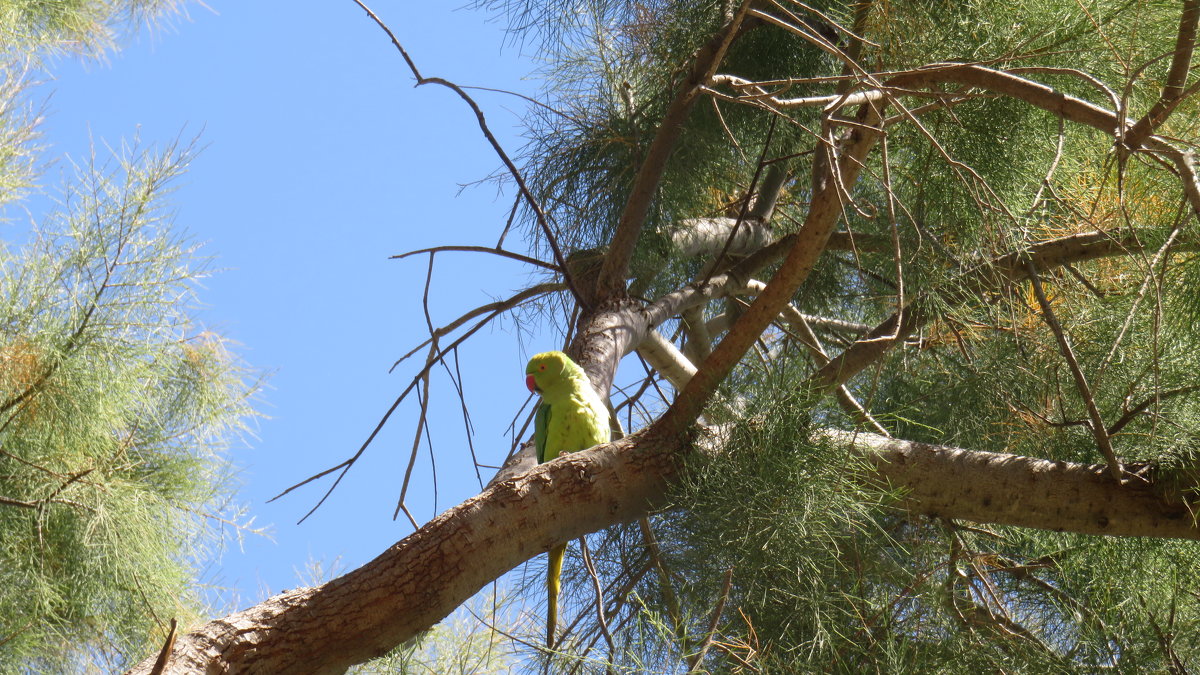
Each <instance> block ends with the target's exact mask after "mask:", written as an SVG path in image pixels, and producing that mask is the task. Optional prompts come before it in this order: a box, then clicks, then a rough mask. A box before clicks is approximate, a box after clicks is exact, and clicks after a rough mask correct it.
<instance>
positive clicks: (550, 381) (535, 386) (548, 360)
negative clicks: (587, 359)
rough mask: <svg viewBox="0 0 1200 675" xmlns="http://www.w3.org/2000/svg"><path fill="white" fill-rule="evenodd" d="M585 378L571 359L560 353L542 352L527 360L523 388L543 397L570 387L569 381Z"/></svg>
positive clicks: (581, 370) (580, 369)
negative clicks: (525, 387) (527, 388)
mask: <svg viewBox="0 0 1200 675" xmlns="http://www.w3.org/2000/svg"><path fill="white" fill-rule="evenodd" d="M581 377H582V378H586V377H587V375H585V374H584V372H583V369H582V368H580V367H579V366H578V365H577V364H576V363H575V362H574V361H572V360H571V357H569V356H567V355H566V354H564V353H562V352H542V353H541V354H535V355H534V357H533V358H531V359H529V365H528V366H526V367H525V386H527V387H529V391H532V392H534V393H537V394H541V395H543V396H545V395H546V394H547V393H548V392H552V391H553V390H556V389H561V388H562V387H564V386H568V387H569V386H570V382H571V380H577V379H579V378H581Z"/></svg>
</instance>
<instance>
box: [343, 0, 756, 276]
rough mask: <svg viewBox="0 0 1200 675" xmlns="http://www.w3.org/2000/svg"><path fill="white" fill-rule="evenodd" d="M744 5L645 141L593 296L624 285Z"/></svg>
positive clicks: (705, 50) (746, 1)
mask: <svg viewBox="0 0 1200 675" xmlns="http://www.w3.org/2000/svg"><path fill="white" fill-rule="evenodd" d="M356 1H357V0H356ZM749 7H750V0H743V1H742V3H741V6H740V7H739V8H738V9H737V11H736V12H735V13H734V15H733V18H731V19H730V20H729V21H728V22H727V23H726V24H725V25H724V26H722V27H721V29H720V30H719V31H717V33H716V35H714V36H713V37H712V39H711V40H709V41H708V43H707V44H705V45H704V46H703V47H701V48H700V49H699V51H697V52H696V54H695V55H694V56H693V57H692V63H691V67H690V68H689V69H688V72H687V74H686V75H684V78H683V81H682V82H681V83H680V85H679V89H678V90H677V91H676V93H675V96H674V98H673V99H672V100H671V103H670V105H669V106H668V107H667V110H666V112H665V113H664V114H663V118H662V121H660V122H659V125H658V131H657V132H656V133H655V134H654V140H652V141H651V142H650V147H649V148H647V150H646V157H645V159H644V160H642V165H641V167H640V168H639V169H638V173H637V176H635V177H634V179H633V186H632V187H631V189H630V191H629V198H628V199H627V200H626V202H625V209H624V210H623V211H622V212H621V219H620V221H618V223H617V229H616V232H615V233H614V234H613V237H612V240H611V241H610V242H609V249H608V254H607V255H605V257H604V264H603V266H602V267H601V269H600V277H599V279H598V280H597V283H596V293H597V297H598V298H601V299H603V298H608V297H613V296H616V295H619V294H620V293H622V292H623V291H624V289H625V277H626V276H628V272H629V262H630V261H631V260H633V253H634V249H635V248H636V247H637V242H638V239H639V238H640V236H641V233H642V228H643V227H645V224H646V214H647V213H648V212H649V210H650V203H651V202H652V201H653V199H654V195H655V194H656V193H657V192H658V186H659V184H660V183H661V182H662V177H663V172H664V171H666V168H667V160H668V159H669V158H670V157H671V154H672V153H673V152H674V150H675V143H676V142H677V141H678V140H679V136H680V134H681V133H682V132H683V125H684V122H685V121H686V120H687V117H688V114H689V113H691V111H692V107H693V106H694V105H695V103H696V101H697V100H699V98H700V94H701V88H702V87H703V86H704V85H706V84H708V82H709V80H710V79H711V78H712V76H713V73H714V72H716V69H717V66H718V65H720V63H721V61H722V59H724V58H725V52H726V51H727V50H728V49H729V46H730V45H731V44H733V41H734V40H735V39H736V38H737V37H738V35H740V34H741V33H742V31H743V30H744V29H745V28H746V24H745V23H744V20H745V18H746V12H747V10H748V9H749Z"/></svg>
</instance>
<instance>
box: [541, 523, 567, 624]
mask: <svg viewBox="0 0 1200 675" xmlns="http://www.w3.org/2000/svg"><path fill="white" fill-rule="evenodd" d="M566 552H567V545H566V544H561V545H559V546H555V547H554V548H552V549H550V553H549V556H550V560H549V562H548V563H547V565H546V647H547V648H549V647H553V646H554V628H555V627H556V626H557V625H558V587H559V577H560V576H562V566H563V554H565V553H566Z"/></svg>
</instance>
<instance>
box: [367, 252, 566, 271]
mask: <svg viewBox="0 0 1200 675" xmlns="http://www.w3.org/2000/svg"><path fill="white" fill-rule="evenodd" d="M449 251H459V252H466V253H490V254H492V255H498V256H500V257H502V258H511V259H513V260H517V261H520V262H523V263H525V264H526V265H533V266H534V267H541V268H542V269H547V270H551V271H553V272H558V271H560V270H559V269H558V267H556V266H554V265H552V264H550V263H548V262H542V261H541V260H538V259H537V258H530V257H529V256H526V255H521V254H520V253H513V252H512V251H505V250H504V249H501V248H488V247H487V246H435V247H433V248H420V249H417V250H415V251H409V252H407V253H400V254H398V255H393V256H388V259H389V260H403V259H404V258H407V257H409V256H414V255H418V254H421V253H442V252H449Z"/></svg>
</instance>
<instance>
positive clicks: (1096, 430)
mask: <svg viewBox="0 0 1200 675" xmlns="http://www.w3.org/2000/svg"><path fill="white" fill-rule="evenodd" d="M1025 269H1026V270H1028V272H1029V281H1030V282H1032V283H1033V294H1034V295H1035V296H1037V301H1038V305H1040V306H1041V308H1042V316H1043V317H1045V319H1046V325H1047V326H1049V327H1050V331H1051V332H1052V333H1054V339H1055V340H1057V341H1058V349H1059V351H1061V352H1062V355H1063V358H1064V359H1066V361H1067V366H1069V367H1070V369H1071V375H1072V376H1073V377H1074V378H1075V387H1076V388H1077V389H1078V390H1079V396H1080V398H1082V399H1083V403H1084V405H1085V406H1087V412H1088V417H1089V418H1090V419H1091V424H1090V425H1089V426H1090V427H1091V429H1092V435H1093V436H1094V437H1095V438H1096V446H1097V447H1099V448H1100V453H1101V454H1102V455H1104V460H1105V461H1106V462H1107V463H1108V471H1109V473H1111V474H1112V476H1113V478H1115V479H1116V480H1117V482H1121V481H1122V480H1123V479H1124V477H1125V471H1124V470H1123V469H1122V468H1121V462H1120V460H1118V459H1117V455H1116V454H1115V453H1114V452H1113V447H1112V440H1111V439H1110V438H1109V436H1108V428H1107V427H1105V426H1104V419H1103V418H1102V417H1101V416H1100V409H1099V408H1098V407H1096V399H1095V397H1093V396H1092V389H1091V387H1089V386H1088V381H1087V377H1086V376H1085V375H1084V374H1083V369H1082V368H1080V367H1079V360H1078V359H1077V358H1075V350H1074V349H1072V347H1071V340H1070V338H1068V337H1067V334H1066V331H1064V330H1063V327H1062V324H1060V323H1059V322H1058V317H1056V316H1055V315H1054V308H1053V307H1051V306H1050V301H1049V300H1048V299H1046V291H1045V289H1043V288H1042V280H1041V278H1040V277H1039V276H1038V273H1037V266H1035V265H1034V263H1033V261H1032V260H1028V261H1026V263H1025Z"/></svg>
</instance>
